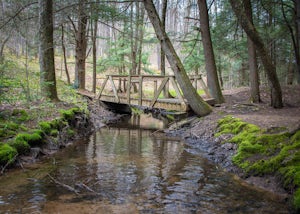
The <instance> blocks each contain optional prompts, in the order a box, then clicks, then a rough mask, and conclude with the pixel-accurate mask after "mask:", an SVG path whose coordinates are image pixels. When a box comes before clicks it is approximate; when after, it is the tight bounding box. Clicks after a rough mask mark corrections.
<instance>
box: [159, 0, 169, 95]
mask: <svg viewBox="0 0 300 214" xmlns="http://www.w3.org/2000/svg"><path fill="white" fill-rule="evenodd" d="M167 7H168V0H163V2H162V8H161V24H162V28H163V30H164V31H166V14H167ZM160 74H161V75H162V76H165V75H166V55H165V52H164V50H163V48H162V45H160ZM168 88H169V87H168V85H166V87H165V89H164V97H166V98H168V97H169V89H168Z"/></svg>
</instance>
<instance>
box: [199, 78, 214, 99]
mask: <svg viewBox="0 0 300 214" xmlns="http://www.w3.org/2000/svg"><path fill="white" fill-rule="evenodd" d="M199 81H200V85H201V87H202V88H203V90H204V92H205V94H206V96H207V98H211V95H210V93H209V90H208V88H207V87H206V85H205V83H204V81H203V79H202V78H200V79H199Z"/></svg>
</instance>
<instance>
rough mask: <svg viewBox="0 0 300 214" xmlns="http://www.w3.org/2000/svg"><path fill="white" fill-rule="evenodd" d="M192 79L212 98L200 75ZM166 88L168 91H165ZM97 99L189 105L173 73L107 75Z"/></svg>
mask: <svg viewBox="0 0 300 214" xmlns="http://www.w3.org/2000/svg"><path fill="white" fill-rule="evenodd" d="M190 79H191V82H192V83H193V85H194V87H196V89H197V85H198V82H199V83H200V85H201V88H202V89H203V90H204V91H205V94H206V97H207V98H210V95H209V92H208V89H207V87H206V85H205V83H204V81H203V80H202V78H201V76H200V75H194V76H190ZM170 89H173V91H175V95H174V93H172V96H171V97H170V96H169V90H170ZM164 90H166V91H167V92H168V93H163V91H164ZM164 94H165V95H167V96H164ZM97 99H99V100H105V101H109V102H115V103H126V104H129V105H130V104H136V105H140V106H143V105H144V106H148V107H151V108H152V107H154V106H155V105H156V103H157V102H158V101H159V102H160V103H162V102H164V103H174V104H175V103H178V104H179V105H182V106H183V107H182V108H186V107H187V106H188V104H187V102H186V100H185V99H184V97H183V95H182V92H181V90H180V88H179V86H178V84H177V81H176V79H175V76H173V75H168V76H160V75H107V76H106V78H104V81H103V82H102V84H101V88H100V91H99V94H98V96H97ZM160 105H161V104H160Z"/></svg>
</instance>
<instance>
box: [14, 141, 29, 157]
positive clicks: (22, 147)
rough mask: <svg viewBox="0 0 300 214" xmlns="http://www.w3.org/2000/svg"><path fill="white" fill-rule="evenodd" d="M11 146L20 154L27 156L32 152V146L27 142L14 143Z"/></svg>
mask: <svg viewBox="0 0 300 214" xmlns="http://www.w3.org/2000/svg"><path fill="white" fill-rule="evenodd" d="M10 145H11V146H12V147H13V148H15V149H16V150H17V152H18V154H20V155H23V154H27V153H28V152H29V151H30V145H29V144H28V143H27V142H26V141H25V140H20V139H19V140H18V141H12V142H11V143H10Z"/></svg>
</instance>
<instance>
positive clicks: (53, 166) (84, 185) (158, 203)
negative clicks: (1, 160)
mask: <svg viewBox="0 0 300 214" xmlns="http://www.w3.org/2000/svg"><path fill="white" fill-rule="evenodd" d="M163 128H164V123H163V122H162V121H160V120H157V119H154V118H152V117H151V116H149V115H143V116H141V117H137V116H135V117H131V118H130V119H129V120H128V121H127V122H124V123H120V124H117V125H116V126H115V127H103V128H101V129H99V130H97V131H95V132H94V133H93V134H92V135H91V136H90V137H89V138H85V139H81V140H79V141H77V142H75V143H74V144H72V145H70V146H68V147H66V148H65V149H63V150H61V151H59V152H57V153H56V154H54V155H53V156H51V157H48V158H44V159H43V160H41V161H38V163H35V164H32V165H30V166H26V167H25V169H23V170H20V169H15V170H12V171H10V172H9V173H7V174H5V175H3V176H1V177H0V213H70V214H71V213H72V214H76V213H288V206H287V204H286V203H284V202H282V201H280V200H279V199H278V197H277V196H276V195H274V194H272V193H270V192H266V191H263V190H260V189H258V188H255V187H253V186H250V185H248V184H247V183H245V182H244V181H242V180H241V179H239V178H237V177H236V176H234V175H232V174H230V173H227V172H226V171H225V170H223V169H222V168H220V167H218V166H217V165H215V164H214V163H212V162H210V161H209V160H207V159H206V158H204V157H203V155H202V154H203V151H201V150H200V149H197V148H193V147H192V146H188V145H187V144H186V143H185V142H183V141H182V140H181V139H178V138H174V137H168V136H166V135H164V134H162V133H161V132H158V131H157V130H159V129H163Z"/></svg>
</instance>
